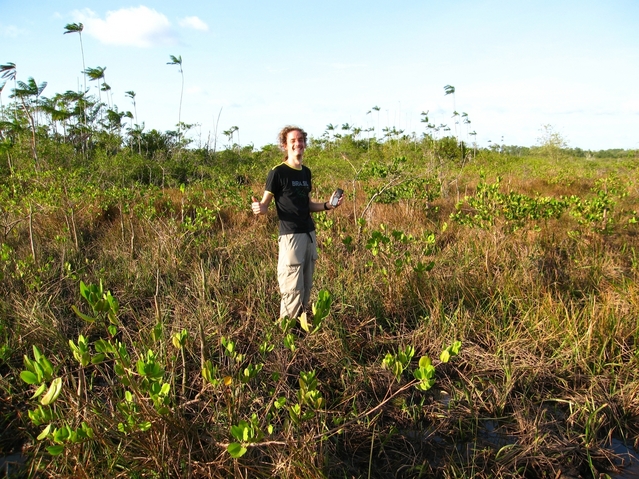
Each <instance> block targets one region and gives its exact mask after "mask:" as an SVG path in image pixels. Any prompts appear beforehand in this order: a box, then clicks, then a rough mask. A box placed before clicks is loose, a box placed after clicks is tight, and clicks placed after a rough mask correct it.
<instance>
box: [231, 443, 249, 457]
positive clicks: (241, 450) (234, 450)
mask: <svg viewBox="0 0 639 479" xmlns="http://www.w3.org/2000/svg"><path fill="white" fill-rule="evenodd" d="M226 450H227V451H228V453H229V454H230V455H231V457H232V458H234V459H238V458H240V457H242V456H243V455H244V454H246V451H247V449H246V448H245V447H244V446H242V445H241V444H239V443H237V442H232V443H231V444H229V445H228V447H227V448H226Z"/></svg>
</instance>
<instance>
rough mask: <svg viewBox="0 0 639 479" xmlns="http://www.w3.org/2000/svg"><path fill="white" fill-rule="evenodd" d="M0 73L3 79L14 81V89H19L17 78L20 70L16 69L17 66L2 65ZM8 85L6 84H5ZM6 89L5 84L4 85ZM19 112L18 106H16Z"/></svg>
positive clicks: (10, 64) (12, 64)
mask: <svg viewBox="0 0 639 479" xmlns="http://www.w3.org/2000/svg"><path fill="white" fill-rule="evenodd" d="M0 73H2V78H6V79H7V80H13V88H14V89H15V88H18V86H17V84H16V76H17V74H18V70H17V69H16V64H15V63H12V62H9V63H7V64H5V65H0ZM5 83H6V82H5ZM3 88H4V84H3ZM16 111H17V106H16Z"/></svg>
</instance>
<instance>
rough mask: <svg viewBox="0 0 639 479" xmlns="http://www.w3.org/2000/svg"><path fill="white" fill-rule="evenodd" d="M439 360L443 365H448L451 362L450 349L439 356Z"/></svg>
mask: <svg viewBox="0 0 639 479" xmlns="http://www.w3.org/2000/svg"><path fill="white" fill-rule="evenodd" d="M439 360H440V361H441V362H442V363H447V362H448V361H449V360H450V352H449V351H448V349H444V350H443V351H442V353H441V354H440V355H439Z"/></svg>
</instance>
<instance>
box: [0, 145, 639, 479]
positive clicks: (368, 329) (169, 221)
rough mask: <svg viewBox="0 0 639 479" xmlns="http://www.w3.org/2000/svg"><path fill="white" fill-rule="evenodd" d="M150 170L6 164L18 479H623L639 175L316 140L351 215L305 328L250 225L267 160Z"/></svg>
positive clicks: (4, 275)
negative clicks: (283, 300) (291, 312)
mask: <svg viewBox="0 0 639 479" xmlns="http://www.w3.org/2000/svg"><path fill="white" fill-rule="evenodd" d="M25 138H28V136H25ZM146 140H148V141H150V140H149V138H146ZM149 144H150V143H146V148H147V149H146V152H143V151H142V148H141V147H139V145H138V146H137V147H136V145H135V143H133V142H132V143H131V144H130V145H129V146H128V147H126V146H122V145H121V144H120V143H119V142H117V141H115V140H114V138H113V137H112V136H109V135H104V136H103V137H102V139H101V140H100V141H98V142H97V143H96V144H95V145H94V146H93V147H92V149H91V151H90V154H88V153H87V152H86V151H83V150H82V149H81V148H80V147H79V146H78V145H76V147H75V148H73V147H72V146H71V145H70V144H68V143H65V142H63V141H47V140H44V139H43V140H41V141H40V142H39V143H38V145H37V148H38V152H39V154H38V155H37V159H35V161H34V158H31V156H30V155H31V152H32V151H34V148H33V147H34V144H32V143H29V141H26V140H25V142H24V143H23V144H20V143H18V142H14V144H13V145H12V146H11V148H10V149H8V148H5V149H4V150H2V151H1V152H2V154H3V155H5V157H6V159H7V161H6V163H5V164H3V165H2V166H1V167H0V224H1V225H2V238H1V239H0V391H1V398H2V399H1V402H0V455H4V456H7V455H9V454H12V453H15V452H16V451H22V453H23V454H24V455H25V457H26V459H27V462H26V465H25V466H24V468H23V469H22V471H21V472H20V474H24V475H27V476H30V477H35V476H38V477H88V478H97V477H105V478H106V477H109V478H112V477H194V478H195V477H244V478H249V477H283V478H299V477H307V478H316V477H330V478H333V477H339V478H342V477H343V478H386V477H415V478H416V477H446V478H449V477H601V474H609V475H610V476H611V477H613V476H614V475H615V474H623V471H624V466H627V465H628V464H627V460H626V462H623V460H622V458H620V457H618V456H616V455H615V453H614V450H613V444H618V443H623V444H625V446H626V447H629V448H632V447H634V446H635V445H636V442H637V440H638V439H639V394H638V393H639V373H638V372H637V371H638V368H637V366H638V363H639V361H638V360H639V357H638V350H637V339H638V334H639V329H638V320H639V288H638V286H637V279H638V274H639V237H638V233H639V224H638V223H639V216H638V213H637V210H639V207H638V206H637V205H638V203H639V190H638V187H637V185H638V184H639V173H638V172H639V169H638V167H639V157H638V156H637V154H636V152H627V154H620V155H617V157H615V158H596V157H593V156H588V157H579V156H574V154H571V152H570V151H563V150H561V151H554V152H553V154H552V155H546V154H543V153H544V152H543V151H541V152H535V151H527V152H526V153H527V154H526V156H515V155H511V154H507V153H506V152H503V153H501V154H500V153H498V152H496V151H487V150H480V151H469V150H468V151H461V149H460V148H459V147H458V146H457V144H456V141H454V140H453V141H452V145H451V141H450V139H445V138H444V139H440V140H435V139H433V138H431V137H424V138H422V139H416V138H410V137H406V136H404V137H399V136H398V137H396V138H387V139H386V140H385V141H377V140H375V139H373V140H361V139H360V140H358V139H357V138H356V137H355V135H347V136H345V137H342V138H334V139H324V140H322V139H316V140H315V141H314V142H313V143H312V146H311V147H310V148H309V149H308V151H307V153H306V160H305V162H306V164H307V165H308V166H310V167H311V169H312V170H313V174H314V186H315V196H316V197H317V198H318V199H320V198H325V199H328V197H329V196H330V194H331V192H332V191H333V189H334V188H336V187H340V188H342V189H344V191H345V194H346V197H345V201H344V204H343V206H342V207H341V208H339V209H337V210H336V211H333V212H329V213H319V214H317V215H315V221H316V226H317V237H318V242H319V249H320V258H319V260H318V263H317V269H316V276H315V288H314V292H313V297H312V298H313V301H314V302H315V306H316V308H315V314H314V315H313V316H309V317H307V318H305V322H303V321H297V322H296V321H289V320H288V319H286V318H284V319H283V318H278V311H279V292H278V289H277V280H276V256H277V242H276V238H277V217H276V216H275V211H274V208H272V209H271V211H270V212H269V214H268V215H267V216H266V217H254V216H253V214H252V213H251V211H250V201H251V200H250V198H251V196H252V195H261V193H262V191H263V188H264V181H265V178H266V174H267V172H268V170H269V169H270V168H271V167H272V166H274V165H275V164H276V163H277V162H278V161H281V152H279V151H278V150H277V149H276V148H275V147H265V148H263V149H261V150H255V149H253V148H251V147H244V148H241V147H239V146H237V145H234V146H233V147H229V148H227V149H225V150H223V151H218V152H212V151H210V150H209V149H208V148H207V149H191V150H188V149H184V148H180V147H179V146H177V147H174V148H168V149H167V148H156V149H154V150H153V151H151V152H149V149H148V148H149V147H148V145H149ZM21 148H22V149H21ZM572 153H574V152H572ZM3 161H4V160H3ZM617 477H623V476H622V475H619V476H617Z"/></svg>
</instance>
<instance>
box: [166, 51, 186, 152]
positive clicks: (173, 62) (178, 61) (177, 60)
mask: <svg viewBox="0 0 639 479" xmlns="http://www.w3.org/2000/svg"><path fill="white" fill-rule="evenodd" d="M170 58H171V61H170V62H167V65H177V66H178V68H179V69H180V75H182V88H181V90H180V108H179V109H178V143H180V140H181V138H180V126H181V124H182V96H183V94H184V71H183V70H182V55H178V56H177V57H176V56H174V55H170Z"/></svg>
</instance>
